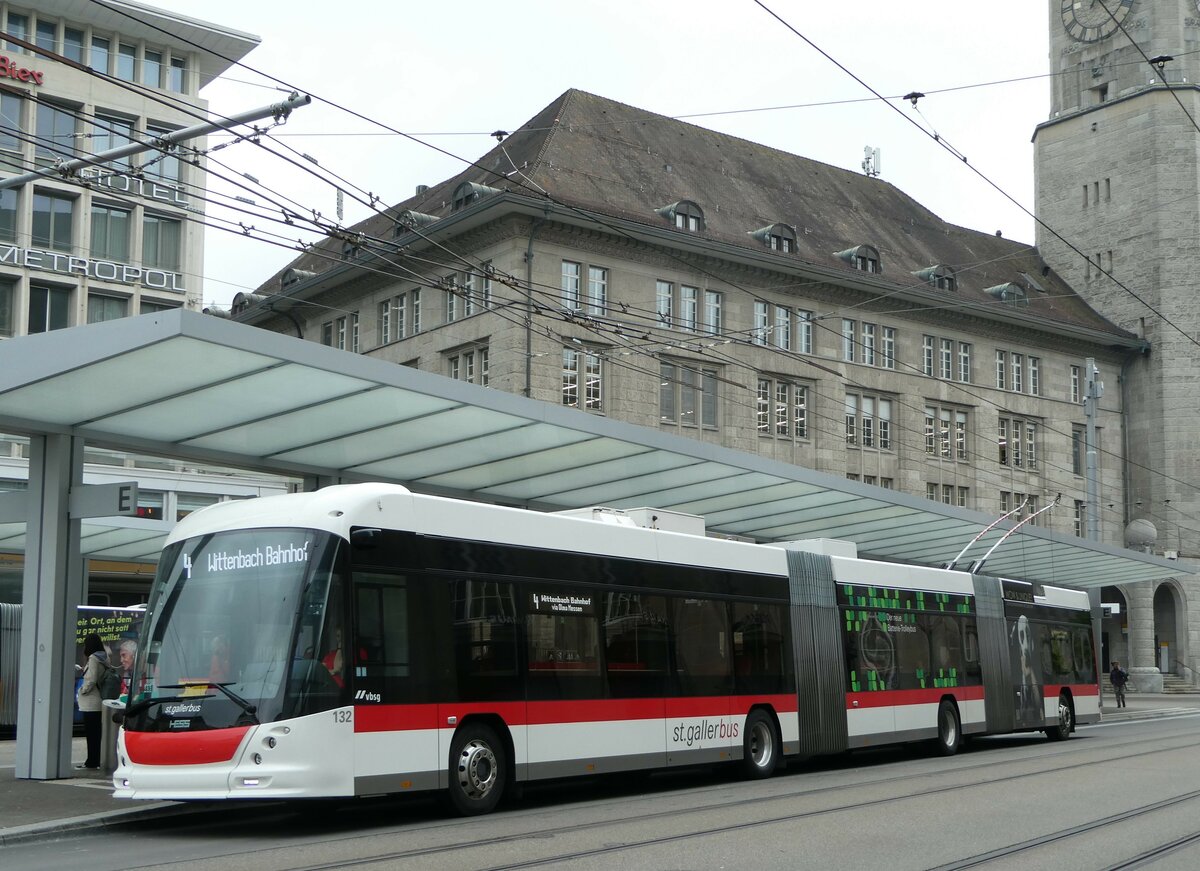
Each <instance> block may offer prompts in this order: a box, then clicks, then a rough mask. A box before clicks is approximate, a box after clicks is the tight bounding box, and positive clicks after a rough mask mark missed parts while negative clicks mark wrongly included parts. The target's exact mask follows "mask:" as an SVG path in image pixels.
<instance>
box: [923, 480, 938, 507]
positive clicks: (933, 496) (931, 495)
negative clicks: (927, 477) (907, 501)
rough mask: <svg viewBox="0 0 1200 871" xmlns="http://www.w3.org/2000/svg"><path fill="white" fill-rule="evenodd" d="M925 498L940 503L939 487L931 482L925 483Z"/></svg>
mask: <svg viewBox="0 0 1200 871" xmlns="http://www.w3.org/2000/svg"><path fill="white" fill-rule="evenodd" d="M925 498H926V499H928V500H929V501H930V502H937V501H938V485H937V484H933V483H931V482H928V481H926V482H925Z"/></svg>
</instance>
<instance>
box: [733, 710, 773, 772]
mask: <svg viewBox="0 0 1200 871" xmlns="http://www.w3.org/2000/svg"><path fill="white" fill-rule="evenodd" d="M745 729H746V732H745V734H744V735H743V736H742V773H743V774H744V775H745V776H746V777H747V778H749V779H751V780H761V779H763V778H765V777H770V776H771V775H772V774H774V773H775V769H776V767H777V766H778V765H779V750H780V746H779V735H778V733H777V732H776V731H775V721H774V720H773V719H771V716H770V715H769V714H767V713H766V712H765V711H759V710H756V711H751V712H750V716H748V717H747V718H746V726H745Z"/></svg>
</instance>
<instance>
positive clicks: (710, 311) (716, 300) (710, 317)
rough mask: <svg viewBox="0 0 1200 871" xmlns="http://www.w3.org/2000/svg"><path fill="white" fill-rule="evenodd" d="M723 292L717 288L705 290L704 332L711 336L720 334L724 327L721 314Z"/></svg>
mask: <svg viewBox="0 0 1200 871" xmlns="http://www.w3.org/2000/svg"><path fill="white" fill-rule="evenodd" d="M722 297H723V294H722V293H721V292H720V291H716V290H706V291H704V321H703V327H704V332H706V333H708V335H710V336H716V335H720V333H721V332H722V330H723V329H724V325H723V319H722V315H721V310H722Z"/></svg>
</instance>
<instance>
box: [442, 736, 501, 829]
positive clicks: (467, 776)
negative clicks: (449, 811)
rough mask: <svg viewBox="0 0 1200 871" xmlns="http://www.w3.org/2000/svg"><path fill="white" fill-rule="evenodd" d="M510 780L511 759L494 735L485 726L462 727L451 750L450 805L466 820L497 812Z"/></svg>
mask: <svg viewBox="0 0 1200 871" xmlns="http://www.w3.org/2000/svg"><path fill="white" fill-rule="evenodd" d="M507 780H508V759H507V758H506V755H505V750H504V745H503V744H502V743H501V742H500V739H499V738H498V737H497V736H496V733H495V731H493V730H492V729H491V728H490V727H488V726H486V725H484V724H483V723H479V724H471V723H468V724H467V725H465V726H463V727H462V728H461V729H459V730H458V733H457V734H456V735H455V736H454V743H453V744H452V745H451V746H450V803H451V804H452V805H454V809H455V810H456V811H458V812H459V813H460V814H462V815H463V816H474V815H476V814H486V813H489V812H491V811H492V810H494V809H495V807H496V805H497V804H499V802H500V798H501V796H503V794H504V787H505V785H506V783H507Z"/></svg>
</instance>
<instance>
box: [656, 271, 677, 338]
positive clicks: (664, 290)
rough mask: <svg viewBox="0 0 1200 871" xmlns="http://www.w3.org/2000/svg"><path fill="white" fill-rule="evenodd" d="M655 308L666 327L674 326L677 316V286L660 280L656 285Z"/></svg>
mask: <svg viewBox="0 0 1200 871" xmlns="http://www.w3.org/2000/svg"><path fill="white" fill-rule="evenodd" d="M654 308H655V311H656V312H657V313H658V319H659V321H660V322H662V324H663V325H664V326H666V327H670V326H672V324H673V323H674V321H673V320H672V318H673V317H674V315H675V285H674V284H672V283H671V282H669V281H663V280H661V279H660V280H658V281H656V282H655V284H654Z"/></svg>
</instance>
